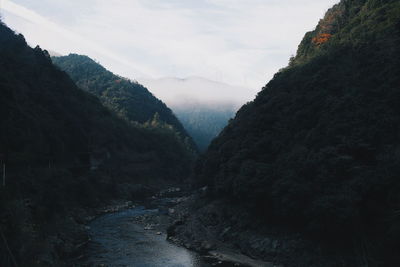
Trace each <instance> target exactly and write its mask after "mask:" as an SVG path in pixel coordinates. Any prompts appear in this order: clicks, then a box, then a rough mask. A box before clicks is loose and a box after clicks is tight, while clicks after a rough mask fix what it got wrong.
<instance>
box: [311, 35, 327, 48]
mask: <svg viewBox="0 0 400 267" xmlns="http://www.w3.org/2000/svg"><path fill="white" fill-rule="evenodd" d="M331 37H332V34H330V33H321V34H319V35H318V36H317V37H314V38H313V39H312V42H313V43H314V44H315V45H322V44H323V43H326V42H328V41H329V39H330V38H331Z"/></svg>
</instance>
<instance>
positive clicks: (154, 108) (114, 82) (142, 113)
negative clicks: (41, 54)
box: [52, 54, 195, 149]
mask: <svg viewBox="0 0 400 267" xmlns="http://www.w3.org/2000/svg"><path fill="white" fill-rule="evenodd" d="M52 60H53V62H54V64H56V65H57V66H58V67H59V68H60V69H62V70H64V71H66V72H67V73H68V74H69V75H70V77H71V78H72V80H74V81H75V83H76V84H77V85H78V87H79V88H81V89H83V90H85V91H87V92H89V93H91V94H93V95H95V96H97V97H99V98H100V100H101V102H102V103H103V104H104V105H105V106H106V107H108V108H109V109H111V110H113V111H114V112H116V113H117V114H118V115H119V116H120V117H121V118H124V119H126V120H128V121H132V122H138V123H145V122H148V121H151V120H152V119H153V117H154V116H155V114H156V113H158V116H159V119H160V120H161V121H162V122H165V123H166V124H169V125H171V126H173V127H174V129H175V130H176V131H177V132H178V133H179V134H180V135H181V136H182V139H183V140H184V141H186V143H187V144H188V145H189V146H192V148H193V149H195V145H194V143H193V141H192V139H191V137H190V136H189V135H188V134H187V133H186V131H185V129H184V128H183V126H182V124H181V123H180V122H179V120H178V119H177V118H176V117H175V115H174V114H173V113H172V111H171V110H170V109H169V108H168V107H167V106H166V105H165V104H164V103H163V102H162V101H160V100H159V99H157V98H156V97H154V96H153V95H152V94H151V93H150V92H149V91H148V90H147V89H146V88H145V87H143V86H142V85H141V84H139V83H137V82H133V81H130V80H128V79H125V78H122V77H119V76H117V75H115V74H113V73H112V72H110V71H108V70H106V69H105V68H104V67H103V66H101V65H100V64H99V63H97V62H95V61H94V60H92V59H91V58H89V57H87V56H82V55H77V54H70V55H68V56H62V57H52Z"/></svg>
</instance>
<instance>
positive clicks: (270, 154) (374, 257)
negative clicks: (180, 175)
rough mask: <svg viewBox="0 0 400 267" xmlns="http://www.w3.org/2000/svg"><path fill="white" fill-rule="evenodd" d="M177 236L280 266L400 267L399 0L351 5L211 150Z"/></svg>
mask: <svg viewBox="0 0 400 267" xmlns="http://www.w3.org/2000/svg"><path fill="white" fill-rule="evenodd" d="M195 172H196V174H195V182H196V183H197V186H198V187H201V188H202V190H201V191H199V192H201V193H199V196H198V198H196V199H195V200H194V201H193V207H192V210H191V211H190V212H189V213H188V216H187V219H186V220H185V222H182V221H180V222H179V224H176V225H175V226H173V227H171V228H170V235H171V236H174V238H172V239H174V240H176V239H177V238H178V239H180V240H181V241H182V244H185V245H186V246H188V247H191V248H196V249H198V250H200V251H202V250H206V249H207V248H208V249H209V248H210V247H212V246H213V244H220V243H224V244H230V245H232V246H234V247H236V248H238V249H239V250H240V251H241V252H243V253H246V254H248V255H250V256H253V257H259V258H263V259H264V260H266V261H270V262H273V263H274V264H275V265H281V264H282V265H283V266H308V267H311V266H316V267H317V266H346V267H347V266H348V267H350V266H351V267H357V266H400V254H399V249H398V248H399V247H400V197H399V196H400V179H399V173H400V1H398V0H385V1H383V0H342V1H340V3H339V4H337V5H335V6H334V7H333V8H331V9H330V10H329V11H328V12H327V13H326V15H325V17H324V19H322V20H321V21H320V22H319V24H318V25H317V27H316V28H315V30H313V31H311V32H308V33H306V35H305V37H304V39H303V41H302V42H301V44H300V46H299V48H298V52H297V55H296V56H295V57H294V58H292V59H291V61H290V65H289V66H288V67H287V68H285V69H282V70H281V71H280V72H278V73H277V74H276V75H275V76H274V78H273V79H272V80H271V81H270V82H269V83H268V84H267V85H266V86H265V87H264V88H263V90H262V91H261V92H260V93H259V94H258V96H257V97H256V99H255V100H254V101H253V102H250V103H248V104H246V105H244V106H243V107H242V108H241V109H240V110H239V111H238V113H237V115H236V117H235V118H234V119H233V120H232V121H231V122H230V123H229V125H228V126H227V127H226V128H225V129H224V130H223V131H222V133H221V134H220V135H219V136H218V137H217V138H216V139H215V140H214V141H213V142H212V143H211V145H210V147H209V149H208V151H207V152H206V153H205V155H204V156H203V157H202V158H201V160H200V161H199V162H198V164H197V166H196V168H195Z"/></svg>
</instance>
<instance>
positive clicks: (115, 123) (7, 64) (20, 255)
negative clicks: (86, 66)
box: [0, 23, 193, 266]
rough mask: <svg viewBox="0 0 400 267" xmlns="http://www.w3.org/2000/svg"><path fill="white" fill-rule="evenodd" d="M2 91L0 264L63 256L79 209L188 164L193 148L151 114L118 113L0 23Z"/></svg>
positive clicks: (131, 193) (132, 192) (73, 241)
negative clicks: (143, 117) (139, 117)
mask: <svg viewBox="0 0 400 267" xmlns="http://www.w3.org/2000/svg"><path fill="white" fill-rule="evenodd" d="M0 93H1V97H0V114H1V116H0V125H1V126H0V127H1V131H0V161H1V162H0V163H1V183H0V266H48V265H52V266H62V265H61V264H62V263H61V262H59V260H60V258H62V257H66V258H68V257H71V255H70V254H69V253H70V252H72V251H73V248H74V247H75V246H76V245H77V244H79V243H80V242H83V241H85V238H83V239H82V238H80V237H79V238H78V237H77V236H76V235H75V233H76V232H79V230H78V229H79V227H78V226H79V224H78V222H77V220H78V219H77V218H79V216H78V217H76V216H75V215H76V211H77V210H81V211H82V212H83V213H84V210H90V209H91V208H94V207H98V206H100V205H104V204H106V203H107V202H108V201H109V200H111V199H134V198H137V197H140V196H141V195H143V194H146V190H145V189H143V188H148V187H162V186H163V185H166V184H168V183H174V182H177V181H181V180H182V179H183V178H185V177H186V176H187V174H188V173H189V171H190V168H191V161H192V159H193V158H192V156H193V155H192V152H190V151H188V150H187V148H186V147H185V146H184V145H183V144H182V142H181V141H180V138H179V137H178V136H177V134H176V132H175V131H174V130H172V129H171V128H170V127H169V126H168V125H166V124H165V123H164V122H162V121H160V120H158V119H157V116H155V118H154V119H153V120H151V121H149V122H148V123H147V124H145V125H143V126H142V125H141V126H137V125H132V124H128V123H127V122H126V121H124V120H122V119H120V118H118V117H117V116H116V115H114V114H113V112H111V111H109V110H108V109H107V108H105V107H104V106H103V105H102V104H101V103H100V101H99V100H98V98H96V97H95V96H93V95H90V94H88V93H86V92H84V91H82V90H81V89H79V88H78V87H77V86H76V85H75V84H74V82H73V81H72V80H71V79H70V78H69V76H68V75H67V74H66V73H64V72H62V71H60V70H59V69H58V68H57V67H55V66H54V65H53V64H52V62H51V59H50V57H49V55H48V53H47V52H46V51H42V50H41V49H40V48H38V47H37V48H35V49H32V48H30V47H28V46H27V44H26V42H25V39H24V37H23V36H22V35H16V34H15V33H14V32H13V31H11V30H10V29H9V28H7V27H6V26H5V25H3V24H2V23H0ZM138 188H142V189H141V190H138ZM80 227H83V226H82V225H80ZM81 237H82V236H81ZM46 262H47V263H46Z"/></svg>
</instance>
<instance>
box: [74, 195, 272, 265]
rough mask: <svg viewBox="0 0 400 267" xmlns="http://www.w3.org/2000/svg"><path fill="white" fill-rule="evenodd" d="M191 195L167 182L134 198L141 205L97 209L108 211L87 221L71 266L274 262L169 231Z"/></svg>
mask: <svg viewBox="0 0 400 267" xmlns="http://www.w3.org/2000/svg"><path fill="white" fill-rule="evenodd" d="M191 198H192V197H191V195H190V194H188V193H187V192H183V191H181V190H180V189H179V188H169V189H167V190H164V191H161V192H159V193H157V194H155V195H154V196H152V197H151V198H149V199H147V200H145V201H143V202H142V203H138V205H140V206H137V205H133V203H131V202H125V203H122V204H121V203H120V204H118V205H115V206H109V207H107V208H103V209H101V210H100V211H99V212H102V213H107V214H104V215H100V216H97V218H96V219H94V220H91V221H89V222H88V223H87V226H86V230H87V233H88V236H89V241H88V242H87V243H86V244H85V247H84V248H82V249H81V250H80V252H81V253H80V255H79V256H78V257H77V259H75V260H74V262H73V264H74V266H137V267H146V266H149V267H150V266H152V267H153V266H154V267H157V266H163V267H168V266H170V267H180V266H182V267H183V266H184V267H209V266H227V267H230V266H250V267H251V266H257V267H263V266H265V267H270V266H271V267H272V266H274V265H273V264H271V263H267V262H262V261H258V260H255V259H252V258H250V257H248V256H245V255H243V254H241V253H240V252H239V251H237V250H234V249H232V248H231V247H229V246H224V245H223V244H222V243H221V244H217V245H216V244H215V243H211V242H210V243H207V242H203V243H202V244H200V245H199V246H194V245H192V244H193V243H187V244H184V243H183V241H182V240H179V239H177V238H175V237H173V236H171V235H170V231H171V226H172V227H174V225H176V224H177V222H179V221H180V220H182V219H184V217H185V216H186V215H187V212H188V209H187V205H186V203H189V202H190V200H191ZM88 219H89V218H88ZM90 219H93V218H90ZM178 224H179V223H178Z"/></svg>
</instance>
